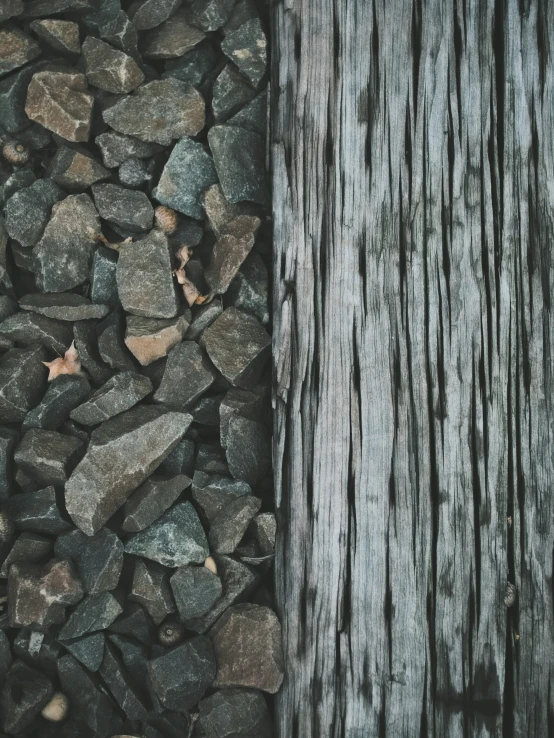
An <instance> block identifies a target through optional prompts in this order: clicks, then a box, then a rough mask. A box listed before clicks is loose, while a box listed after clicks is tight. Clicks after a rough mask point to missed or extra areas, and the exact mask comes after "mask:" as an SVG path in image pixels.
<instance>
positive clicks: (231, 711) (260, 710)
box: [193, 689, 273, 738]
mask: <svg viewBox="0 0 554 738" xmlns="http://www.w3.org/2000/svg"><path fill="white" fill-rule="evenodd" d="M272 733H273V725H272V721H271V715H270V714H269V710H268V709H267V704H266V702H265V699H264V697H263V695H262V693H261V692H258V691H256V690H252V689H219V690H218V691H217V692H215V693H214V694H212V695H210V696H209V697H206V698H205V699H203V700H201V702H200V704H199V705H198V720H197V721H196V723H195V726H194V733H193V736H194V738H236V737H237V736H245V737H246V736H249V737H250V736H252V738H253V737H254V736H270V735H271V734H272Z"/></svg>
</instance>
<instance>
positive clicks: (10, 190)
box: [0, 169, 37, 202]
mask: <svg viewBox="0 0 554 738" xmlns="http://www.w3.org/2000/svg"><path fill="white" fill-rule="evenodd" d="M36 181H37V178H36V177H35V174H34V172H32V171H31V170H30V169H15V170H14V171H13V172H12V174H11V175H10V176H9V177H8V179H6V181H5V182H4V186H3V189H2V190H0V192H2V194H3V200H4V202H7V201H8V200H9V199H10V197H11V196H12V195H13V194H15V193H16V192H19V191H20V190H22V189H23V188H24V187H29V186H30V185H32V184H33V182H36Z"/></svg>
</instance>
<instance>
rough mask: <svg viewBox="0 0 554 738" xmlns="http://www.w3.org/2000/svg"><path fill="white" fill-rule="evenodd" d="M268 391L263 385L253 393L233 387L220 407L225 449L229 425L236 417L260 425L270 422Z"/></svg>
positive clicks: (255, 388) (222, 440)
mask: <svg viewBox="0 0 554 738" xmlns="http://www.w3.org/2000/svg"><path fill="white" fill-rule="evenodd" d="M267 405H268V389H267V387H265V386H264V385H262V384H259V385H256V386H255V387H254V388H253V390H252V391H250V390H244V389H240V388H239V387H232V388H231V389H230V390H229V391H228V392H227V394H226V395H225V397H224V398H223V400H222V402H221V405H220V406H219V417H220V430H219V438H220V441H221V445H222V446H223V448H227V437H228V434H229V423H230V421H231V418H232V417H234V416H235V415H242V417H244V418H249V419H250V420H255V421H256V422H258V423H264V422H268V421H269V420H270V417H269V415H268V410H267Z"/></svg>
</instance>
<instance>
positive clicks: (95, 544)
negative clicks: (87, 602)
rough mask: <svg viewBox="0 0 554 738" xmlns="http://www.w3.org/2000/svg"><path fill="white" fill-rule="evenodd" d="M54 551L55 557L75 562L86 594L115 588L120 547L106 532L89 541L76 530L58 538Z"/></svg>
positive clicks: (88, 538) (121, 557)
mask: <svg viewBox="0 0 554 738" xmlns="http://www.w3.org/2000/svg"><path fill="white" fill-rule="evenodd" d="M54 550H55V552H56V556H58V557H63V558H67V559H72V560H73V561H75V564H76V566H77V571H78V572H79V576H80V578H81V581H82V583H83V587H84V590H85V592H86V593H87V594H99V593H100V592H108V591H110V590H112V589H115V588H116V587H117V585H118V583H119V577H120V576H121V570H122V568H123V544H122V543H121V541H120V540H119V538H118V537H117V536H116V534H115V533H114V532H113V531H111V530H109V529H108V528H102V530H100V531H99V532H98V533H97V534H96V535H94V536H90V537H89V536H87V535H85V534H84V533H83V532H82V531H80V530H71V531H69V532H68V533H65V534H64V535H60V536H58V539H57V540H56V545H55V549H54Z"/></svg>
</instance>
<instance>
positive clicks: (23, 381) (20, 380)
mask: <svg viewBox="0 0 554 738" xmlns="http://www.w3.org/2000/svg"><path fill="white" fill-rule="evenodd" d="M45 359H46V352H45V350H44V349H43V348H42V347H37V346H34V347H33V348H29V349H10V350H9V351H7V352H6V353H5V354H4V355H3V356H2V358H1V359H0V421H2V422H5V423H17V422H19V423H20V422H21V421H22V420H23V419H24V418H25V416H26V415H27V413H28V411H29V410H30V409H31V408H32V407H34V406H35V405H36V404H37V403H38V402H39V400H40V398H41V396H42V394H43V393H44V387H45V385H46V376H47V372H46V369H45V367H44V366H43V364H42V362H43V361H44V360H45Z"/></svg>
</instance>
